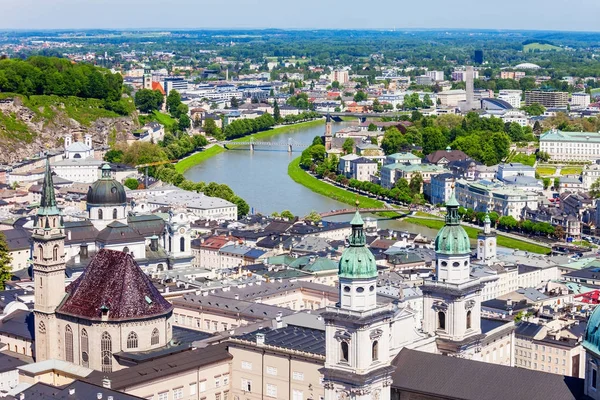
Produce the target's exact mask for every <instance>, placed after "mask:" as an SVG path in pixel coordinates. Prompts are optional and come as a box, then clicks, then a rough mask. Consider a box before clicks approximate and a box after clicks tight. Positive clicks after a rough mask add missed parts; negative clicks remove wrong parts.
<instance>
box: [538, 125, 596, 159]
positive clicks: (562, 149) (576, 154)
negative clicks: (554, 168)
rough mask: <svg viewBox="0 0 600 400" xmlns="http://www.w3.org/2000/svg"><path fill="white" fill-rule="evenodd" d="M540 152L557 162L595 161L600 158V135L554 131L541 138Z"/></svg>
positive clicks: (544, 134)
mask: <svg viewBox="0 0 600 400" xmlns="http://www.w3.org/2000/svg"><path fill="white" fill-rule="evenodd" d="M540 151H545V152H547V153H548V154H549V155H550V159H552V160H556V161H594V160H597V159H599V158H600V133H598V132H563V131H560V130H558V129H552V130H549V131H547V132H545V133H543V134H542V136H540Z"/></svg>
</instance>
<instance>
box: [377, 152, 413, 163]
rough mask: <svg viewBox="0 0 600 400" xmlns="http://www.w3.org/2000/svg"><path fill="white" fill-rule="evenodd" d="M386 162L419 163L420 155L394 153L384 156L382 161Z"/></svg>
mask: <svg viewBox="0 0 600 400" xmlns="http://www.w3.org/2000/svg"><path fill="white" fill-rule="evenodd" d="M383 163H384V164H385V165H387V164H421V157H418V156H415V155H414V154H413V153H394V154H390V155H388V156H386V157H385V161H384V162H383Z"/></svg>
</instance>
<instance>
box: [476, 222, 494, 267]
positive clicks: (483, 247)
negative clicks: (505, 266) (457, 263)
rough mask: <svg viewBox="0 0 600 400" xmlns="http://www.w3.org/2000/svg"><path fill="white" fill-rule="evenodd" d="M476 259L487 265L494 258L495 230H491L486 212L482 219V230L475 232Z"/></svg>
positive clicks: (490, 223)
mask: <svg viewBox="0 0 600 400" xmlns="http://www.w3.org/2000/svg"><path fill="white" fill-rule="evenodd" d="M477 259H478V260H479V261H482V262H484V263H485V264H487V265H490V264H492V263H493V262H494V261H495V260H496V232H493V231H492V221H491V220H490V214H489V213H487V212H486V213H485V219H484V220H483V231H480V232H479V233H478V234H477Z"/></svg>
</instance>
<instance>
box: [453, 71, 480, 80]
mask: <svg viewBox="0 0 600 400" xmlns="http://www.w3.org/2000/svg"><path fill="white" fill-rule="evenodd" d="M473 79H479V71H477V70H473ZM452 80H453V81H462V82H466V81H467V71H466V70H457V71H454V72H452Z"/></svg>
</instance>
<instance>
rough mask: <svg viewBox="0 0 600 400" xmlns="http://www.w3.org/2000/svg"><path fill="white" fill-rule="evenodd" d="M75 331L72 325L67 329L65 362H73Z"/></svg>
mask: <svg viewBox="0 0 600 400" xmlns="http://www.w3.org/2000/svg"><path fill="white" fill-rule="evenodd" d="M73 358H74V357H73V330H72V329H71V326H70V325H67V326H66V327H65V360H66V361H68V362H73Z"/></svg>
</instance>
